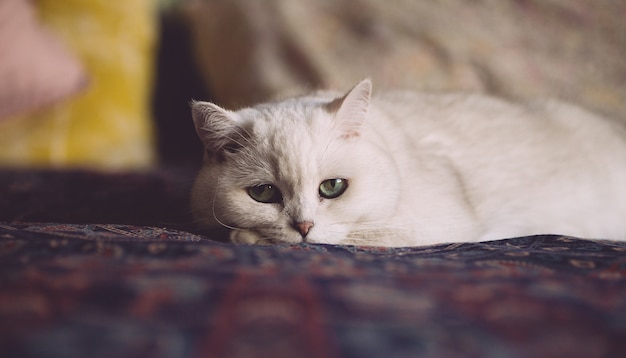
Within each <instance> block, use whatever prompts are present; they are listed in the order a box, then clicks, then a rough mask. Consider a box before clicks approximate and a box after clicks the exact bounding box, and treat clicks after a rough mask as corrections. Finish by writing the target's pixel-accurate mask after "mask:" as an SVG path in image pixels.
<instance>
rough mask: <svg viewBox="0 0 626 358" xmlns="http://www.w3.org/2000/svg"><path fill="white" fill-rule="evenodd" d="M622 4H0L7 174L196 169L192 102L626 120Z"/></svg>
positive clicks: (175, 0)
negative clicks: (333, 93)
mask: <svg viewBox="0 0 626 358" xmlns="http://www.w3.org/2000/svg"><path fill="white" fill-rule="evenodd" d="M624 19H626V2H624V1H621V0H597V1H593V2H590V1H584V0H541V1H539V0H537V1H535V0H473V1H467V0H439V1H414V0H395V1H393V2H388V1H379V0H316V1H295V0H274V1H258V0H160V1H159V0H125V1H108V0H63V1H58V0H32V1H31V0H0V167H5V168H15V167H18V168H31V167H35V168H55V169H58V168H72V169H74V168H88V169H97V170H103V171H128V170H131V171H134V170H143V169H151V168H155V167H164V166H166V167H172V166H173V167H177V166H197V165H198V164H199V161H200V157H201V154H202V149H201V147H200V143H199V141H198V140H197V139H196V136H195V132H194V129H193V126H192V121H191V119H190V115H189V109H188V102H189V100H191V99H200V100H211V101H214V102H216V103H218V104H220V105H222V106H225V107H227V108H232V109H236V108H239V107H242V106H246V105H250V104H252V103H255V102H257V101H262V100H266V99H270V98H273V97H276V96H285V95H291V94H297V93H302V92H303V91H307V90H311V89H317V88H336V89H341V90H345V89H347V88H349V87H350V86H352V85H353V84H354V83H356V82H358V81H359V80H360V79H362V78H364V77H371V78H372V79H373V81H374V86H375V88H378V89H381V88H390V87H393V88H398V87H400V88H412V89H418V90H428V91H448V90H452V91H481V92H487V93H492V94H496V95H500V96H504V97H509V98H519V99H537V98H545V97H554V98H561V99H565V100H568V101H572V102H575V103H578V104H581V105H583V106H585V107H588V108H591V109H593V110H596V111H599V112H601V113H604V114H606V115H609V116H613V117H616V118H619V119H624V120H626V21H624Z"/></svg>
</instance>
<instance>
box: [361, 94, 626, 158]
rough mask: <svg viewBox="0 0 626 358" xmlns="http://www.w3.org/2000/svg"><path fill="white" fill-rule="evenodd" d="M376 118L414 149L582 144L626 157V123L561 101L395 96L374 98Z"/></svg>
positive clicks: (452, 96)
mask: <svg viewBox="0 0 626 358" xmlns="http://www.w3.org/2000/svg"><path fill="white" fill-rule="evenodd" d="M372 116H373V117H374V118H373V119H374V122H378V123H376V124H375V125H376V126H378V129H379V130H381V131H382V132H385V131H386V130H388V132H389V134H390V135H392V136H397V130H398V129H399V130H400V131H401V132H402V133H403V134H406V135H408V136H410V137H411V138H412V139H413V142H414V143H420V142H423V143H430V142H440V144H442V145H443V144H446V145H450V146H457V147H458V146H464V145H472V146H475V147H477V148H479V147H482V146H486V147H490V148H493V147H494V146H502V147H511V146H517V147H521V146H524V145H527V146H532V145H534V144H540V143H541V144H542V145H544V146H563V145H573V144H576V147H580V146H583V147H585V146H597V148H594V149H593V150H600V151H604V150H609V151H615V152H621V151H624V152H625V153H626V123H623V122H619V121H616V120H612V119H608V118H604V117H602V116H600V115H597V114H595V113H592V112H589V111H587V110H585V109H582V108H580V107H577V106H574V105H571V104H568V103H564V102H560V101H556V100H541V101H534V102H513V101H508V100H505V99H501V98H497V97H492V96H488V95H483V94H475V93H472V94H468V93H442V94H437V93H420V92H412V91H390V92H382V93H380V94H378V95H376V96H374V97H373V98H372ZM601 148H604V149H601ZM542 149H543V150H545V149H546V147H544V148H542ZM570 149H573V148H570Z"/></svg>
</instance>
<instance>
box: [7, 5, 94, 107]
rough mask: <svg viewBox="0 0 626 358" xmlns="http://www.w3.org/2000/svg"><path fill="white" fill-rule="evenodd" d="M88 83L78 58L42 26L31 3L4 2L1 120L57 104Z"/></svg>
mask: <svg viewBox="0 0 626 358" xmlns="http://www.w3.org/2000/svg"><path fill="white" fill-rule="evenodd" d="M86 82H87V81H86V75H85V72H84V70H83V68H82V65H81V64H80V62H79V61H78V59H77V58H75V57H74V56H73V55H72V54H71V53H70V52H68V50H67V49H66V48H65V47H64V46H63V44H62V43H61V42H60V40H59V39H58V38H56V37H55V36H54V35H53V34H52V33H50V32H48V31H47V30H46V29H45V28H44V27H42V26H41V24H39V22H38V19H37V17H36V14H35V10H34V8H33V4H32V3H31V1H29V0H1V1H0V119H3V118H5V117H8V116H11V115H16V114H20V113H22V112H26V111H31V110H34V109H37V108H40V107H43V106H46V105H50V104H53V103H55V102H57V101H59V100H61V99H64V98H66V97H68V96H70V95H72V94H74V93H76V92H77V91H79V90H80V89H81V88H83V87H84V86H85V85H86Z"/></svg>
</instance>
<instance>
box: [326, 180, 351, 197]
mask: <svg viewBox="0 0 626 358" xmlns="http://www.w3.org/2000/svg"><path fill="white" fill-rule="evenodd" d="M346 189H348V181H347V180H346V179H341V178H335V179H326V180H324V181H323V182H322V184H320V195H321V196H322V198H326V199H334V198H337V197H339V196H340V195H341V194H343V193H344V192H345V191H346Z"/></svg>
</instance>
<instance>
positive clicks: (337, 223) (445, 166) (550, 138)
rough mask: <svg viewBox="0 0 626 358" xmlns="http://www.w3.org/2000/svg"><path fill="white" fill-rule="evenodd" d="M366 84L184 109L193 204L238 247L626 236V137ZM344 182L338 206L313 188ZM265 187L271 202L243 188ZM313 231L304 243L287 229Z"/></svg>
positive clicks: (591, 121) (538, 115)
mask: <svg viewBox="0 0 626 358" xmlns="http://www.w3.org/2000/svg"><path fill="white" fill-rule="evenodd" d="M371 88H372V86H371V82H370V81H369V80H365V81H362V82H361V83H359V84H358V85H357V86H355V87H354V88H353V89H352V90H351V91H349V92H348V93H347V94H346V95H345V96H341V95H340V94H335V93H316V94H313V95H311V96H306V97H299V98H292V99H287V100H282V101H278V102H274V103H267V104H261V105H257V106H254V107H251V108H245V109H242V110H239V111H228V110H224V109H222V108H220V107H218V106H217V105H214V104H211V103H208V102H193V103H192V112H193V118H194V121H195V124H196V129H197V132H198V134H199V136H200V138H201V139H202V140H203V142H204V144H205V147H206V152H207V154H206V156H205V163H204V166H203V168H202V169H201V171H200V173H199V175H198V177H197V180H196V182H195V184H194V187H193V190H192V196H191V204H192V210H193V213H194V215H195V218H196V219H197V221H198V222H199V223H201V224H202V225H204V226H208V227H210V226H214V225H225V226H228V227H230V228H232V229H234V230H233V231H232V233H231V240H232V241H234V242H239V243H274V242H278V243H298V242H302V241H305V242H310V243H329V244H356V245H380V246H412V245H423V244H433V243H443V242H458V241H482V240H492V239H504V238H510V237H516V236H523V235H534V234H562V235H571V236H577V237H583V238H602V239H615V240H625V239H626V130H625V129H624V127H623V126H621V125H620V124H619V123H615V122H611V121H609V120H607V119H604V118H600V117H598V116H596V115H594V114H591V113H589V112H586V111H584V110H582V109H580V108H577V107H574V106H571V105H567V104H563V103H560V102H555V101H545V102H542V103H535V104H525V105H521V104H513V103H510V102H507V101H504V100H501V99H496V98H492V97H487V96H483V95H467V94H418V93H413V92H388V93H378V94H375V95H371V91H372V90H371ZM332 178H343V179H347V180H348V189H347V190H346V191H345V193H344V194H343V195H341V196H339V197H338V198H335V199H324V198H322V197H321V196H320V194H319V192H318V190H319V186H320V183H321V182H322V181H324V180H326V179H332ZM262 184H271V185H274V186H275V187H277V188H279V189H280V191H281V192H282V195H283V201H282V202H280V203H269V204H267V203H260V202H257V201H255V200H253V199H252V198H251V197H250V196H249V195H248V192H247V188H249V187H251V186H254V185H262ZM302 222H310V223H312V224H313V226H312V227H311V228H310V230H309V232H308V234H307V235H306V236H303V235H302V234H301V233H300V232H299V231H298V229H297V225H296V224H297V223H302Z"/></svg>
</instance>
